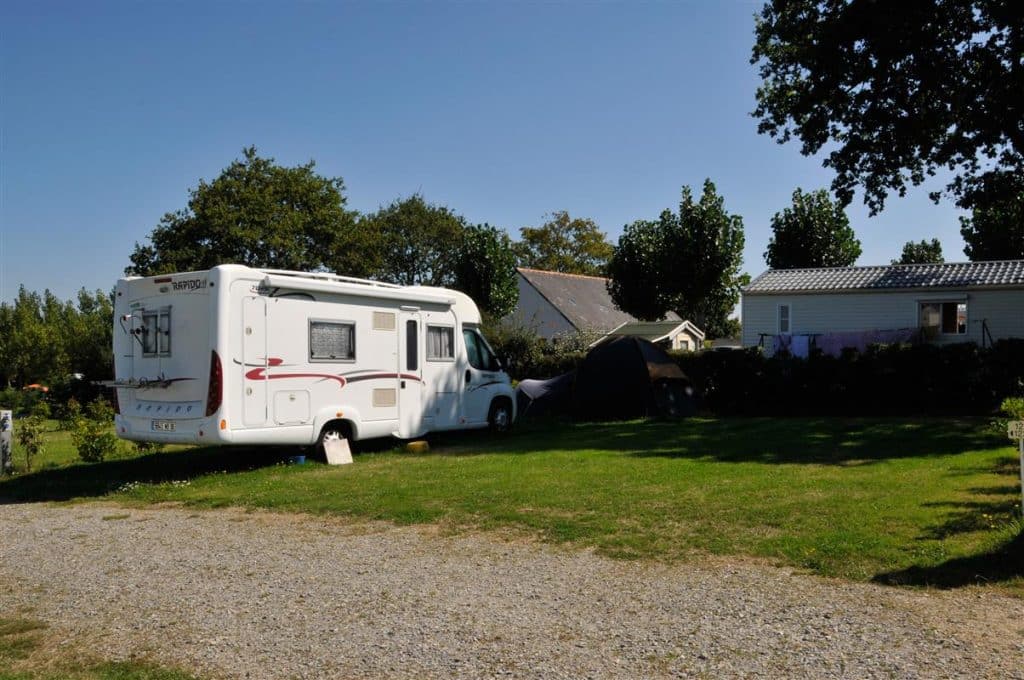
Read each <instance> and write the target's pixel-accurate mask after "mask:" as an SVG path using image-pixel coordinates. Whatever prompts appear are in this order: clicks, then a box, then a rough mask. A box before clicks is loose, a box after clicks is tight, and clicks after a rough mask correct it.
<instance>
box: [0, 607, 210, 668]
mask: <svg viewBox="0 0 1024 680" xmlns="http://www.w3.org/2000/svg"><path fill="white" fill-rule="evenodd" d="M46 638H47V626H46V624H44V623H42V622H41V621H36V620H34V619H30V618H25V617H23V616H16V617H3V616H0V680H194V676H192V675H189V674H187V673H184V672H181V671H177V670H173V669H168V668H161V667H159V666H154V665H151V664H147V663H140V662H134V661H131V662H117V663H106V662H99V661H91V660H86V659H85V658H84V657H83V656H82V654H81V650H75V649H69V648H68V646H67V645H65V644H58V645H56V647H57V649H58V650H59V651H56V653H55V645H54V644H53V640H49V641H48V640H47V639H46ZM47 642H49V644H47ZM62 642H66V641H62Z"/></svg>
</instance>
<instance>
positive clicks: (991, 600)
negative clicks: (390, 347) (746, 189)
mask: <svg viewBox="0 0 1024 680" xmlns="http://www.w3.org/2000/svg"><path fill="white" fill-rule="evenodd" d="M0 522H2V533H0V555H2V558H0V615H3V614H4V613H8V615H9V613H10V612H14V611H18V610H19V608H23V607H31V608H32V614H31V615H32V616H35V617H37V618H40V619H42V620H44V621H46V622H47V623H49V624H50V626H51V627H52V630H53V631H54V632H56V633H58V634H59V635H61V636H64V637H66V639H68V640H71V641H72V642H73V643H74V644H75V645H82V646H84V647H85V648H87V649H94V650H95V651H97V652H98V653H99V654H100V655H102V656H104V657H106V658H111V659H126V658H132V657H144V658H148V659H151V660H155V661H158V662H163V663H167V664H171V665H176V666H180V667H183V668H185V669H188V670H192V671H194V672H198V673H200V674H203V675H206V676H210V677H226V678H322V677H325V678H334V677H337V678H363V677H386V678H396V677H409V678H412V677H415V678H430V677H436V678H440V677H445V678H449V677H473V678H475V677H516V678H585V677H593V678H605V677H612V678H618V677H621V678H637V677H663V676H679V677H692V676H698V677H702V676H703V677H748V676H762V677H763V676H773V677H779V676H786V677H814V678H820V677H849V678H864V677H899V678H916V677H922V678H925V677H927V678H933V677H936V678H938V677H943V678H945V677H971V678H977V677H999V678H1007V677H1009V678H1024V601H1021V600H1018V599H1014V598H1009V597H1005V596H1000V595H997V594H994V593H992V592H986V591H982V590H978V589H965V590H960V591H956V592H925V591H911V590H899V589H895V588H886V587H881V586H873V585H866V584H856V583H847V582H842V581H833V580H827V579H821V578H817V577H813V576H808V575H804V574H795V573H793V572H792V571H790V570H785V569H778V568H774V567H768V566H764V565H762V564H758V563H752V562H749V561H743V560H740V561H730V560H722V559H709V560H706V561H701V562H699V563H686V564H682V565H676V566H664V565H652V564H642V563H635V562H621V561H613V560H608V559H605V558H602V557H598V556H596V555H593V554H591V553H589V552H580V551H571V550H568V549H560V548H552V547H549V546H542V545H533V544H528V543H525V542H523V541H522V540H516V539H509V538H504V537H502V536H495V535H489V534H484V535H462V536H457V537H445V536H440V535H438V534H437V531H436V530H433V529H429V528H415V527H413V528H410V527H393V526H389V525H383V524H367V523H360V522H354V521H348V520H344V519H334V518H320V517H308V516H300V515H276V514H266V513H246V512H243V511H236V510H218V511H201V512H191V511H188V510H183V509H174V508H160V509H145V510H139V509H134V508H133V509H124V508H120V507H113V506H110V507H108V506H97V505H82V506H69V507H56V506H48V505H8V506H3V507H0Z"/></svg>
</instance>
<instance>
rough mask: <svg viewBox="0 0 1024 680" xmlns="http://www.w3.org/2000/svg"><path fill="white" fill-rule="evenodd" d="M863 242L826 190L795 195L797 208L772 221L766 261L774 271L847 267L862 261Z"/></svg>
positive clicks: (799, 191)
mask: <svg viewBox="0 0 1024 680" xmlns="http://www.w3.org/2000/svg"><path fill="white" fill-rule="evenodd" d="M860 252H861V250H860V241H858V240H857V237H856V236H855V235H854V233H853V229H851V228H850V220H849V219H848V218H847V217H846V213H845V212H843V209H842V207H841V206H838V205H836V204H834V203H833V202H832V200H831V199H830V198H829V196H828V192H827V191H824V190H820V191H813V192H811V193H809V194H805V193H804V192H803V191H801V190H800V189H797V190H796V191H794V192H793V205H792V206H790V207H788V208H786V209H785V210H783V211H782V212H780V213H775V217H773V218H772V237H771V240H769V241H768V250H767V251H766V252H765V254H764V259H765V261H766V262H767V263H768V266H769V267H771V268H772V269H797V268H799V267H847V266H849V265H851V264H853V263H854V262H856V261H857V258H858V257H860Z"/></svg>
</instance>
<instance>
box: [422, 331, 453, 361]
mask: <svg viewBox="0 0 1024 680" xmlns="http://www.w3.org/2000/svg"><path fill="white" fill-rule="evenodd" d="M454 358H455V329H454V328H452V327H450V326H427V360H428V361H447V360H451V359H454Z"/></svg>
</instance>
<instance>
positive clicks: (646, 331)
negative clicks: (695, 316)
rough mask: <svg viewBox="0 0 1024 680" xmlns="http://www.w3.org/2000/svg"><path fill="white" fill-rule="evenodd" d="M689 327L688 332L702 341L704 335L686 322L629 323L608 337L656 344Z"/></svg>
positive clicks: (616, 329)
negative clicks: (647, 341) (634, 339)
mask: <svg viewBox="0 0 1024 680" xmlns="http://www.w3.org/2000/svg"><path fill="white" fill-rule="evenodd" d="M687 326H689V328H690V331H691V332H693V333H694V334H696V335H699V336H700V337H701V338H702V339H703V337H704V333H703V332H701V330H700V329H699V328H697V327H696V326H694V325H693V324H690V323H687V322H686V321H630V322H629V323H624V324H622V325H621V326H619V327H618V328H615V329H613V330H612V331H610V332H609V333H608V334H609V335H633V336H636V337H640V338H646V339H647V340H650V341H651V342H657V341H659V340H662V339H664V338H666V337H668V336H670V335H673V334H675V333H677V332H679V331H681V330H683V328H685V327H687Z"/></svg>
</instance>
